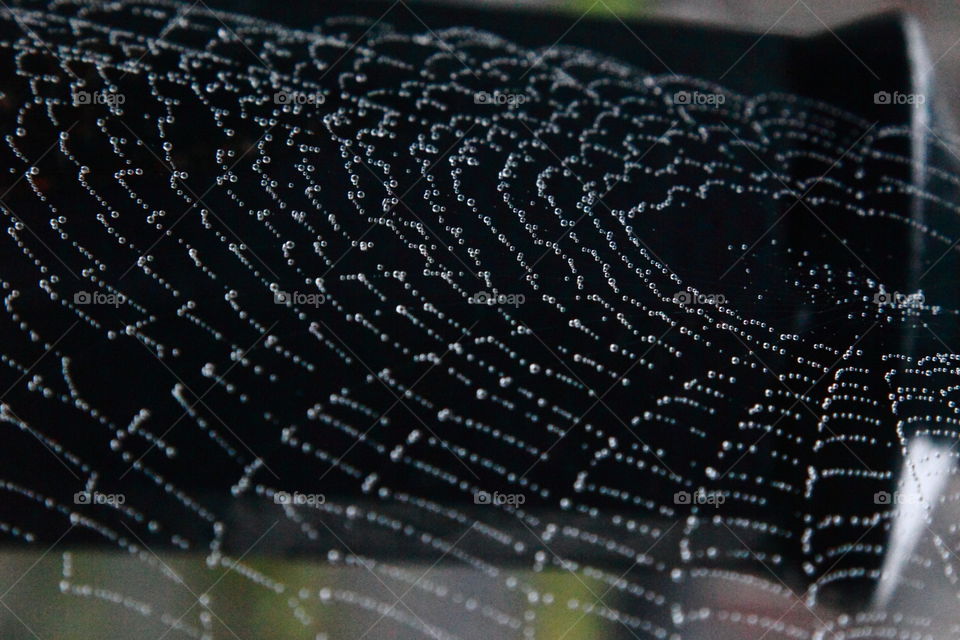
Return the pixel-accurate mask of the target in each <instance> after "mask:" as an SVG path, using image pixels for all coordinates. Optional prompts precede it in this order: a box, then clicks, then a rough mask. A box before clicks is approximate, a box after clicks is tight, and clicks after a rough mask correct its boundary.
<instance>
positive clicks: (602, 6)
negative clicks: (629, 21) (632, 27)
mask: <svg viewBox="0 0 960 640" xmlns="http://www.w3.org/2000/svg"><path fill="white" fill-rule="evenodd" d="M564 6H565V7H566V9H568V10H569V11H571V12H574V13H578V14H583V13H587V14H589V15H592V16H595V17H598V18H603V17H608V18H611V19H614V16H616V17H619V18H636V17H637V16H640V15H643V14H644V13H645V12H646V10H647V6H648V3H647V1H646V0H565V3H564ZM611 14H612V15H611Z"/></svg>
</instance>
